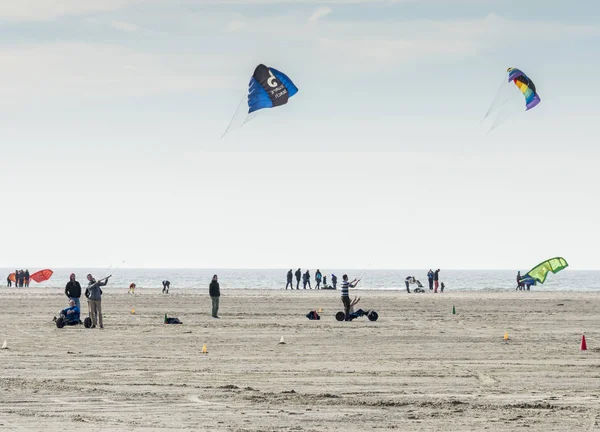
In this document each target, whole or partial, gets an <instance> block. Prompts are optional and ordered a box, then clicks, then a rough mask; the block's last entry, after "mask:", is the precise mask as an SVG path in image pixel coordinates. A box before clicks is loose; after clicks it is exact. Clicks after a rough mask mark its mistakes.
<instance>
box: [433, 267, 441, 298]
mask: <svg viewBox="0 0 600 432" xmlns="http://www.w3.org/2000/svg"><path fill="white" fill-rule="evenodd" d="M433 284H434V287H433V292H434V293H436V292H438V288H439V286H440V269H437V270H436V271H435V272H434V273H433Z"/></svg>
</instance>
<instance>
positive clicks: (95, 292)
mask: <svg viewBox="0 0 600 432" xmlns="http://www.w3.org/2000/svg"><path fill="white" fill-rule="evenodd" d="M109 278H110V276H108V277H107V278H106V279H104V280H101V281H98V282H96V279H94V277H93V276H92V275H91V274H88V275H87V280H88V286H87V288H86V289H85V296H86V297H87V298H88V306H89V308H90V318H91V319H92V328H95V327H96V324H98V323H99V324H100V328H101V329H103V328H104V325H103V323H102V290H101V289H100V287H103V286H106V284H107V283H108V279H109Z"/></svg>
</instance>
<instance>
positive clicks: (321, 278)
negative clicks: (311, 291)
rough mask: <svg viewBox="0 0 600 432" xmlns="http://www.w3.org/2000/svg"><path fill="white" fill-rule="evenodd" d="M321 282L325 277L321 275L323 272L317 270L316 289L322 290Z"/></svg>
mask: <svg viewBox="0 0 600 432" xmlns="http://www.w3.org/2000/svg"><path fill="white" fill-rule="evenodd" d="M321 280H323V275H322V274H321V270H319V269H317V272H316V273H315V282H316V284H315V289H321Z"/></svg>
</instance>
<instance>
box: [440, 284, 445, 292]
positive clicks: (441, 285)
mask: <svg viewBox="0 0 600 432" xmlns="http://www.w3.org/2000/svg"><path fill="white" fill-rule="evenodd" d="M444 288H446V285H444V282H442V283H441V284H440V289H441V290H442V292H444Z"/></svg>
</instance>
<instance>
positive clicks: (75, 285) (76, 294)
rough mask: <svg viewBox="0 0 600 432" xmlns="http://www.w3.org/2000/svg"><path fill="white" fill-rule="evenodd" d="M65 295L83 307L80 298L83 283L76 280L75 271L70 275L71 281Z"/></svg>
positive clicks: (79, 306)
mask: <svg viewBox="0 0 600 432" xmlns="http://www.w3.org/2000/svg"><path fill="white" fill-rule="evenodd" d="M65 295H66V296H67V297H69V300H73V301H74V302H75V305H76V306H77V308H78V309H81V305H80V304H79V298H80V297H81V285H80V284H79V282H77V281H76V280H75V273H71V276H69V282H67V285H66V286H65Z"/></svg>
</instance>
